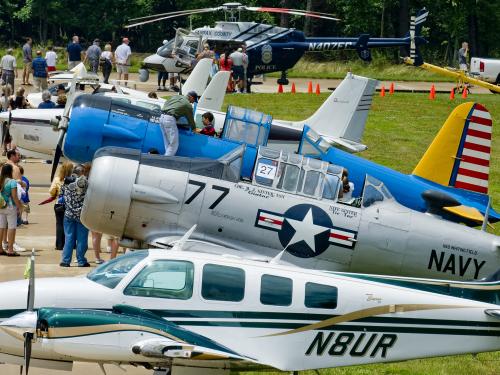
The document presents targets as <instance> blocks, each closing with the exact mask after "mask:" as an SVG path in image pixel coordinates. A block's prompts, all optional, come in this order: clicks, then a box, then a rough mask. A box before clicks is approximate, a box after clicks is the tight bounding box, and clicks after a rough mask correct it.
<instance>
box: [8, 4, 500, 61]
mask: <svg viewBox="0 0 500 375" xmlns="http://www.w3.org/2000/svg"><path fill="white" fill-rule="evenodd" d="M224 2H225V1H223V0H219V1H217V2H213V0H210V1H209V0H190V1H188V0H169V1H161V0H84V1H82V0H65V1H63V0H21V1H17V2H16V1H13V0H3V1H2V2H1V5H0V30H1V31H2V32H1V33H0V43H1V42H2V41H3V42H4V43H8V44H10V45H12V44H22V43H23V38H25V37H27V36H32V37H33V38H34V40H35V42H37V43H39V44H41V45H46V43H47V40H49V39H50V40H52V41H54V43H55V44H56V45H65V44H66V43H67V42H68V41H69V39H70V38H71V36H72V35H74V34H76V35H80V36H82V37H83V38H82V39H83V41H84V43H85V41H91V40H92V39H94V38H95V37H99V38H100V39H102V40H103V41H106V42H114V44H115V45H116V44H117V43H119V40H120V37H122V36H125V35H127V36H129V37H130V38H131V39H132V41H133V48H134V51H141V52H147V51H153V50H155V49H156V48H157V47H158V46H159V45H160V44H161V42H162V41H163V40H164V39H166V38H167V39H170V38H171V37H172V36H173V35H174V33H175V28H177V27H189V25H190V22H191V23H192V25H193V27H200V26H203V25H213V24H214V22H215V21H217V20H223V19H224V14H223V13H222V12H216V13H205V14H203V15H194V16H192V17H191V19H189V18H188V17H180V18H173V19H169V20H164V21H160V22H157V23H152V24H148V25H143V26H140V27H138V28H135V29H131V30H127V29H124V25H126V24H127V23H128V20H130V19H131V18H134V17H142V16H146V15H151V14H158V13H163V12H170V11H176V10H187V9H197V8H205V7H214V6H217V5H220V4H222V3H224ZM243 3H244V4H246V5H251V6H256V5H257V6H258V5H265V6H271V7H282V6H284V7H288V8H298V9H305V8H306V6H310V8H311V9H312V10H315V11H321V12H327V13H332V14H335V15H336V16H337V17H339V18H341V20H342V21H340V22H331V21H324V20H317V19H314V20H306V19H304V17H298V16H285V17H282V16H281V15H280V14H274V13H273V14H271V13H269V14H268V13H250V12H242V18H243V19H244V20H248V21H252V20H253V21H259V22H267V23H275V24H280V22H281V21H286V20H288V22H289V26H290V27H295V28H297V29H299V30H304V28H305V27H306V26H308V27H307V29H308V31H310V32H311V33H312V34H313V35H315V36H332V35H338V36H357V35H359V34H360V33H369V34H370V35H372V36H374V37H378V36H380V35H383V36H385V37H392V36H402V34H404V33H406V31H407V30H408V14H406V12H400V11H399V9H406V8H408V13H411V14H414V12H415V11H416V10H418V9H419V8H421V7H423V6H425V7H427V8H428V9H429V11H430V16H429V19H428V21H427V23H426V27H425V30H424V34H425V35H426V37H428V39H429V44H428V45H427V46H423V48H422V52H423V53H424V55H425V58H426V60H428V61H430V62H438V63H443V62H446V63H448V64H450V63H454V62H455V54H456V50H457V49H458V46H459V44H460V43H461V41H463V40H469V41H470V42H471V53H472V54H473V55H476V56H490V57H495V56H499V54H500V41H499V38H498V37H497V35H496V34H497V33H496V32H495V27H494V26H495V25H498V24H499V23H500V1H491V0H434V1H430V0H418V1H417V0H398V1H397V0H335V1H334V0H325V1H320V0H308V1H299V0H265V1H264V0H248V1H246V2H243ZM384 54H385V56H387V57H388V58H389V59H392V61H393V62H394V60H395V59H396V58H397V54H398V53H397V51H394V50H393V49H388V50H387V51H386V52H384ZM315 56H317V57H318V58H320V57H321V54H317V55H315ZM324 56H327V57H328V58H329V59H331V58H332V56H333V57H335V58H338V57H339V56H343V55H342V53H334V54H324ZM347 56H348V57H349V58H351V59H352V58H355V57H354V56H353V55H347Z"/></svg>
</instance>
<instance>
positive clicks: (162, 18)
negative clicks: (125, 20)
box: [125, 8, 220, 29]
mask: <svg viewBox="0 0 500 375" xmlns="http://www.w3.org/2000/svg"><path fill="white" fill-rule="evenodd" d="M217 10H220V8H205V9H201V10H190V11H185V12H182V13H177V14H173V15H166V16H161V17H157V18H153V19H149V20H147V21H142V22H136V23H133V24H131V25H126V26H125V27H126V28H127V29H130V28H132V27H137V26H141V25H145V24H148V23H153V22H157V21H162V20H167V19H170V18H176V17H182V16H190V15H193V14H201V13H210V12H215V11H217Z"/></svg>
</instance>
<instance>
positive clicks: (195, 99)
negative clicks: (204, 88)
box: [187, 91, 198, 102]
mask: <svg viewBox="0 0 500 375" xmlns="http://www.w3.org/2000/svg"><path fill="white" fill-rule="evenodd" d="M187 94H188V96H191V97H193V98H194V101H195V102H197V101H198V94H197V93H196V91H189V92H188V93H187Z"/></svg>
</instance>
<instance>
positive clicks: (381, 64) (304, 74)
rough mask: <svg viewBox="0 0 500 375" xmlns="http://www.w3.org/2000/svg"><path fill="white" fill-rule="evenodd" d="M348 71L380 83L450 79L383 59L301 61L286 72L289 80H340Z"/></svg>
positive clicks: (277, 75) (274, 74)
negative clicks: (368, 60)
mask: <svg viewBox="0 0 500 375" xmlns="http://www.w3.org/2000/svg"><path fill="white" fill-rule="evenodd" d="M348 71H352V72H353V73H354V74H358V75H362V76H366V77H370V78H375V79H378V80H382V81H384V80H385V81H392V80H394V81H428V82H451V81H452V79H450V78H449V77H445V76H442V75H439V74H436V73H432V72H428V71H426V70H424V69H421V68H415V67H413V66H408V65H405V64H391V63H389V62H387V61H385V60H383V59H381V60H376V59H375V60H374V61H373V62H371V63H370V64H367V63H364V62H363V61H361V60H359V59H353V60H350V61H327V62H318V61H311V60H309V59H304V58H303V59H301V60H300V61H299V62H298V63H297V64H296V65H295V67H293V69H290V70H289V71H288V77H289V78H312V79H326V78H330V79H342V78H344V77H345V75H346V73H347V72H348ZM268 76H270V77H279V76H280V73H272V74H269V75H268Z"/></svg>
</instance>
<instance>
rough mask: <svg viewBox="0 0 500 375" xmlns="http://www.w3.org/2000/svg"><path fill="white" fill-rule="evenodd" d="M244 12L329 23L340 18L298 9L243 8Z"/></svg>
mask: <svg viewBox="0 0 500 375" xmlns="http://www.w3.org/2000/svg"><path fill="white" fill-rule="evenodd" d="M245 10H249V11H251V12H266V13H284V14H293V15H296V16H303V17H311V18H321V19H325V20H331V21H340V18H336V17H333V14H328V13H320V12H310V11H306V10H300V9H287V8H267V7H245Z"/></svg>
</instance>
